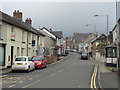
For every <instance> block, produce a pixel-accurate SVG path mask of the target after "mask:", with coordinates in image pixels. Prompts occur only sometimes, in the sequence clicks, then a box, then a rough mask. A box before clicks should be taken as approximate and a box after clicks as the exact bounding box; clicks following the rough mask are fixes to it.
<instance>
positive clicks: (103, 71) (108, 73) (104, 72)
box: [91, 59, 120, 90]
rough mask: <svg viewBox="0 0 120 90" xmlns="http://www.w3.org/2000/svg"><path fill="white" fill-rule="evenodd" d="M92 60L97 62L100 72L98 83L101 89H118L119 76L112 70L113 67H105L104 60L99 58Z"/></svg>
mask: <svg viewBox="0 0 120 90" xmlns="http://www.w3.org/2000/svg"><path fill="white" fill-rule="evenodd" d="M91 61H92V62H94V63H96V64H99V72H100V85H101V87H102V88H103V89H112V90H118V89H120V87H119V85H118V84H119V81H118V80H119V78H118V72H115V71H113V67H106V66H105V64H104V62H103V61H102V59H101V60H92V59H91Z"/></svg>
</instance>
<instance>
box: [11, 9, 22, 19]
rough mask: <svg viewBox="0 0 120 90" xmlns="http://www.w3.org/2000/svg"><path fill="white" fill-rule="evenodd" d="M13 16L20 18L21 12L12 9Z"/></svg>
mask: <svg viewBox="0 0 120 90" xmlns="http://www.w3.org/2000/svg"><path fill="white" fill-rule="evenodd" d="M13 16H14V17H16V18H18V19H20V20H22V12H19V10H17V11H16V10H14V12H13Z"/></svg>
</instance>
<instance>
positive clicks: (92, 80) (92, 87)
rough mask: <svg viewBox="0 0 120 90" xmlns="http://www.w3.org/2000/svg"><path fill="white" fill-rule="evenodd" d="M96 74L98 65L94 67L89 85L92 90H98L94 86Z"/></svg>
mask: <svg viewBox="0 0 120 90" xmlns="http://www.w3.org/2000/svg"><path fill="white" fill-rule="evenodd" d="M97 73H98V65H95V67H94V70H93V74H92V77H91V84H90V87H91V89H93V90H98V89H97V86H96V78H97Z"/></svg>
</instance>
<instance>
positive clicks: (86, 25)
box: [85, 24, 96, 34]
mask: <svg viewBox="0 0 120 90" xmlns="http://www.w3.org/2000/svg"><path fill="white" fill-rule="evenodd" d="M85 26H93V27H94V34H96V25H95V24H93V25H90V24H86V25H85Z"/></svg>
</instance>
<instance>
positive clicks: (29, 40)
mask: <svg viewBox="0 0 120 90" xmlns="http://www.w3.org/2000/svg"><path fill="white" fill-rule="evenodd" d="M28 43H29V44H31V33H28Z"/></svg>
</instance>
